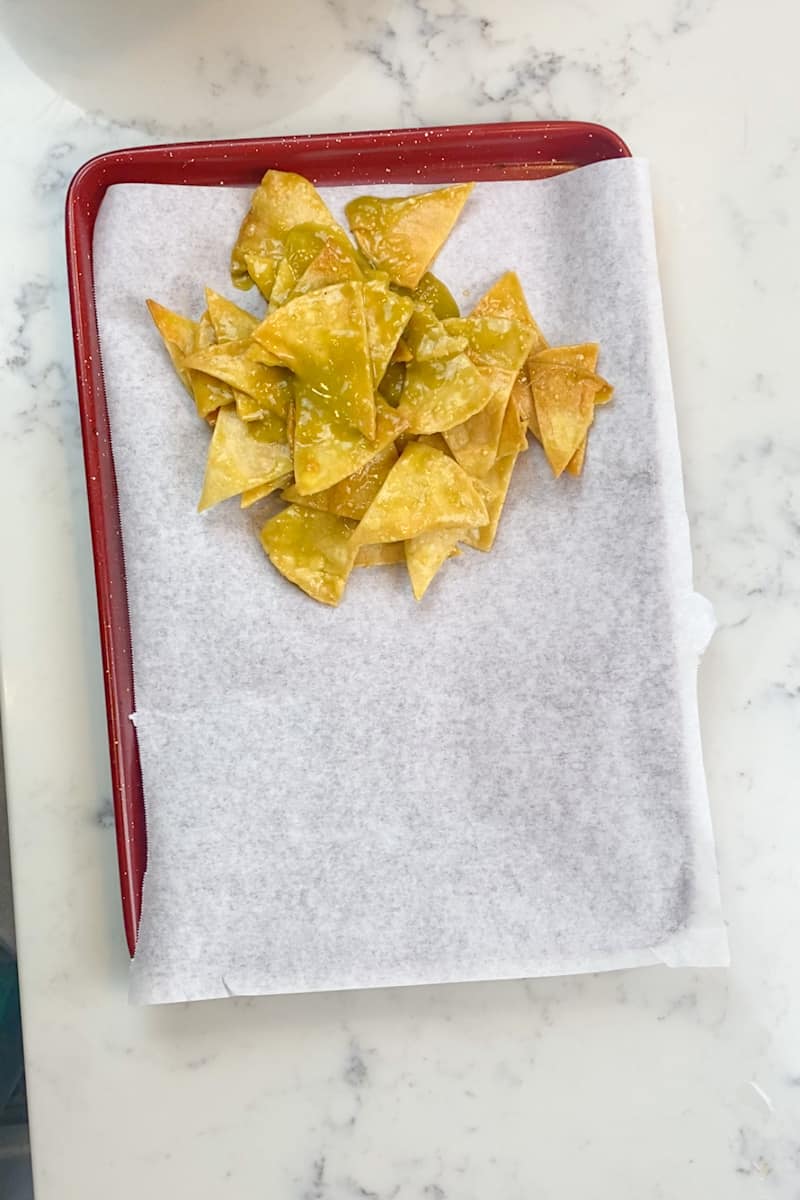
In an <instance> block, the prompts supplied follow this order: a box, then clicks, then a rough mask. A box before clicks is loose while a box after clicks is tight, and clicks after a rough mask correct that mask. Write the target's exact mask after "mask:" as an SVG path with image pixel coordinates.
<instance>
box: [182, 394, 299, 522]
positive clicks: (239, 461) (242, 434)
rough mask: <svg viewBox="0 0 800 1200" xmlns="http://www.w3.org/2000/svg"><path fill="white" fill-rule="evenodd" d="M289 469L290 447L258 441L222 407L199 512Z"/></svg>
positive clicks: (290, 465)
mask: <svg viewBox="0 0 800 1200" xmlns="http://www.w3.org/2000/svg"><path fill="white" fill-rule="evenodd" d="M291 469H292V460H291V455H290V454H289V447H288V446H286V445H281V444H280V443H275V442H265V441H260V440H259V438H258V437H257V436H255V435H254V434H253V432H252V429H251V426H249V425H245V423H244V422H243V421H240V420H239V418H238V417H237V415H236V410H235V409H234V408H232V407H229V408H221V409H220V410H219V413H218V414H217V421H216V424H215V426H214V432H213V434H212V436H211V443H210V445H209V448H208V461H207V463H206V475H205V479H204V481H203V492H202V495H201V497H200V503H199V504H198V506H197V509H198V512H203V511H204V510H205V509H207V508H212V507H213V506H214V505H215V504H219V502H220V501H221V500H227V499H228V498H229V497H230V496H238V495H239V494H240V493H241V492H246V491H249V490H250V489H251V488H256V487H260V486H261V485H262V484H264V483H272V482H273V481H274V480H276V479H279V478H280V477H281V476H282V475H287V474H288V473H289V472H290V471H291Z"/></svg>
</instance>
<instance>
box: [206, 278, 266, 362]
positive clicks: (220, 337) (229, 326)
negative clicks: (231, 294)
mask: <svg viewBox="0 0 800 1200" xmlns="http://www.w3.org/2000/svg"><path fill="white" fill-rule="evenodd" d="M206 304H207V305H208V316H209V320H210V321H211V324H212V326H213V328H214V335H215V338H216V340H217V341H218V342H234V341H241V340H242V339H243V338H244V339H246V338H249V337H250V335H251V333H252V332H253V330H254V329H255V327H256V325H257V324H258V317H254V316H253V314H252V313H249V312H245V310H244V309H243V308H240V307H239V305H238V304H234V303H233V301H232V300H228V299H226V297H225V296H220V294H219V292H215V291H213V289H212V288H206ZM198 349H199V347H198Z"/></svg>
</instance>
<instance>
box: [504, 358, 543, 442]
mask: <svg viewBox="0 0 800 1200" xmlns="http://www.w3.org/2000/svg"><path fill="white" fill-rule="evenodd" d="M511 395H512V396H513V397H514V400H515V402H516V405H517V411H518V412H519V415H520V417H521V418H522V420H523V421H525V422H526V424H527V426H528V428H529V429H530V431H531V433H532V434H533V436H534V437H535V438H536V440H537V441H541V440H542V439H541V438H540V437H539V422H538V421H537V420H536V409H535V407H534V403H533V392H532V391H531V381H530V377H529V375H528V364H527V363H526V364H525V365H524V366H523V368H522V370H521V371H520V373H519V375H518V376H517V378H516V379H515V380H514V386H513V387H512V389H511Z"/></svg>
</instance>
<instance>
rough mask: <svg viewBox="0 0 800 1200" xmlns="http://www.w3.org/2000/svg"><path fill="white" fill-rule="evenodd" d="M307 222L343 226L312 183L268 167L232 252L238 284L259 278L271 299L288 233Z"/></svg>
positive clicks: (233, 275) (245, 285) (242, 285)
mask: <svg viewBox="0 0 800 1200" xmlns="http://www.w3.org/2000/svg"><path fill="white" fill-rule="evenodd" d="M305 224H313V225H318V226H319V225H322V226H324V227H325V228H327V229H337V230H341V226H340V225H339V224H338V222H337V221H336V220H334V218H333V216H332V215H331V213H330V212H329V211H328V208H327V205H326V204H325V202H324V201H323V199H322V197H321V196H320V194H319V192H318V191H317V189H316V188H315V187H314V185H313V183H309V181H308V180H307V179H304V178H303V177H302V175H294V174H292V173H291V172H287V171H267V173H266V175H265V176H264V178H263V179H262V180H261V184H260V186H259V187H258V188H256V191H255V193H254V195H253V199H252V201H251V204H250V208H249V210H248V212H247V215H246V216H245V218H244V220H243V221H242V225H241V228H240V230H239V236H238V237H237V239H236V244H235V246H234V247H233V251H232V253H231V279H232V280H233V283H234V284H235V286H236V287H238V288H249V287H252V286H253V283H254V282H256V283H257V284H258V288H259V291H260V292H262V293H263V295H264V296H265V297H266V299H269V297H270V293H271V291H272V285H273V283H274V281H275V272H276V270H277V266H278V263H279V262H280V260H281V259H282V258H283V255H284V243H285V241H286V237H287V234H288V233H289V232H290V230H291V229H293V228H294V227H295V226H296V225H305ZM342 232H343V231H342ZM251 271H254V273H252V274H251Z"/></svg>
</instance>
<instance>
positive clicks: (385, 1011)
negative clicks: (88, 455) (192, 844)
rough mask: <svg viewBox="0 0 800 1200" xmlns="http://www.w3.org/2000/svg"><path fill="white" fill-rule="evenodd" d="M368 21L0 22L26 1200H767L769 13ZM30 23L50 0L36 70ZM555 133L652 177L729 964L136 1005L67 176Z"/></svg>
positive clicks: (774, 1113)
mask: <svg viewBox="0 0 800 1200" xmlns="http://www.w3.org/2000/svg"><path fill="white" fill-rule="evenodd" d="M363 7H365V6H360V5H357V4H350V3H349V0H336V2H331V3H329V4H321V3H320V4H318V5H317V4H315V3H313V2H312V0H298V2H297V3H296V4H294V5H293V6H291V12H289V13H288V14H286V16H285V18H284V24H283V26H282V27H279V29H280V36H277V35H275V34H274V33H273V36H272V37H270V36H269V34H270V31H269V29H268V28H267V26H266V24H265V22H266V20H267V18H268V17H269V18H270V20H272V18H271V17H270V15H269V14H267V15H266V16H265V14H264V11H263V9H264V6H263V5H256V4H255V3H252V4H250V3H249V0H248V2H245V0H243V2H242V3H240V4H238V5H237V6H236V7H235V11H234V12H233V15H232V16H230V15H228V16H226V18H225V22H224V25H223V26H222V27H221V26H220V16H219V14H220V13H221V12H223V11H224V12H225V13H226V14H229V13H230V10H229V9H228V6H223V5H216V6H214V5H212V4H210V3H201V2H196V0H181V2H179V3H178V4H176V5H173V6H171V7H170V8H167V6H164V5H163V4H158V5H156V4H155V0H147V2H144V0H143V2H142V3H141V4H139V5H136V6H127V8H125V9H124V10H123V8H121V7H120V6H113V7H112V6H104V5H100V4H99V0H94V2H92V0H71V4H70V5H69V6H67V5H64V6H61V5H56V4H55V2H54V0H50V2H49V3H48V2H47V0H38V2H37V3H33V2H32V3H31V4H29V5H27V6H26V5H21V4H19V3H13V2H12V0H4V2H3V3H1V4H0V29H2V30H3V31H4V32H5V33H6V35H7V37H8V44H3V45H2V48H0V79H2V84H0V94H1V95H2V100H3V106H2V110H0V122H2V130H3V134H4V160H5V166H6V172H5V179H4V182H5V184H6V186H5V187H4V188H3V189H2V191H0V261H2V262H3V268H4V270H3V283H2V287H0V329H2V333H3V339H2V353H1V354H0V380H1V381H2V401H1V402H0V501H1V502H2V504H1V506H0V563H2V567H1V568H0V571H2V585H1V586H0V661H1V662H2V666H1V667H0V670H1V671H2V704H3V730H4V736H5V738H6V774H7V783H8V791H9V799H10V810H11V811H10V817H11V838H12V853H13V859H14V868H15V886H16V916H17V934H18V939H19V945H20V952H21V964H22V985H23V1003H24V1010H25V1032H26V1048H27V1053H28V1064H29V1088H30V1102H31V1115H32V1134H33V1149H34V1163H35V1171H36V1183H37V1196H38V1198H39V1200H94V1198H95V1197H97V1198H98V1200H100V1197H106V1196H107V1195H114V1196H115V1197H118V1198H119V1200H127V1198H128V1197H131V1198H132V1197H134V1196H136V1197H138V1196H140V1195H141V1194H142V1193H143V1192H149V1193H150V1194H151V1195H153V1196H154V1197H161V1196H172V1195H184V1194H188V1193H189V1192H190V1191H191V1194H192V1195H194V1196H195V1197H197V1200H218V1198H219V1197H223V1196H226V1195H230V1196H235V1197H236V1198H237V1200H251V1198H252V1200H262V1198H266V1197H269V1198H270V1200H284V1198H285V1200H351V1198H358V1197H372V1198H374V1200H390V1198H397V1200H478V1198H479V1197H480V1200H485V1197H487V1196H491V1197H497V1198H498V1200H533V1198H534V1197H535V1198H536V1200H579V1198H580V1200H586V1198H589V1200H594V1198H595V1197H597V1198H598V1200H605V1197H608V1196H614V1197H621V1198H622V1200H628V1198H630V1200H679V1198H680V1200H749V1198H750V1197H753V1196H764V1197H774V1198H775V1200H796V1198H797V1196H798V1195H800V1190H799V1189H800V1009H798V1005H797V1003H796V997H797V992H798V985H800V973H799V972H798V966H797V956H796V951H795V945H796V942H797V927H798V900H797V896H798V889H797V868H796V860H797V854H796V847H797V845H798V837H799V836H800V806H798V805H797V799H796V798H797V783H796V780H797V778H798V775H799V774H800V771H799V768H800V761H799V759H800V755H799V754H798V746H799V745H800V740H799V739H798V724H799V723H800V651H798V648H797V646H798V644H797V616H796V613H797V605H798V598H800V597H799V593H800V569H799V568H798V562H799V561H800V558H799V556H798V546H799V545H800V541H799V540H798V534H799V533H800V494H799V493H798V484H797V479H798V471H797V466H798V461H799V460H800V426H799V425H798V422H797V416H796V407H797V405H796V396H795V392H796V388H795V381H794V375H795V371H794V364H793V359H792V356H791V354H790V353H788V352H787V350H788V348H789V347H791V346H792V345H793V335H794V326H795V324H796V311H797V284H796V279H797V251H798V246H799V243H800V236H799V231H798V217H797V212H798V195H799V193H800V138H798V134H797V123H796V120H795V119H794V114H796V111H797V102H796V83H795V77H796V76H795V64H794V57H795V49H794V47H795V45H796V41H797V35H798V33H799V32H800V25H799V24H798V17H797V14H796V13H795V11H794V10H793V9H791V8H790V7H788V6H787V5H785V4H784V3H783V2H782V0H765V2H764V3H763V4H761V5H759V6H757V7H755V8H754V7H753V6H752V5H750V4H747V3H745V0H727V2H726V3H723V2H722V0H655V2H654V3H652V4H650V5H646V6H642V5H641V4H640V3H638V2H637V0H614V2H613V3H611V4H607V3H606V4H601V3H599V0H586V2H583V3H570V4H548V5H543V4H542V5H536V6H529V5H522V4H516V3H512V0H497V2H496V3H495V4H494V5H491V6H490V5H488V4H486V3H485V2H484V3H480V2H479V0H377V2H376V3H375V4H373V5H371V6H370V11H369V14H368V15H364V14H363V12H360V11H359V10H360V9H361V8H363ZM26 9H27V10H28V14H27V16H26V13H25V11H24V10H26ZM101 10H104V11H107V16H106V18H105V19H104V20H98V19H94V18H96V17H97V14H98V12H99V11H101ZM64 13H67V15H68V19H67V18H66V17H65V16H64ZM108 14H111V15H110V16H109V15H108ZM154 14H155V15H154ZM90 17H92V18H93V19H92V20H91V21H90V20H89V18H90ZM37 19H38V20H42V19H44V20H46V21H48V22H49V23H50V24H51V25H52V23H53V22H55V21H60V22H61V28H60V30H59V32H60V35H61V36H60V37H58V38H52V39H50V40H51V41H52V42H53V44H58V45H59V46H60V47H61V52H60V53H61V57H59V54H58V52H54V51H48V50H46V48H45V47H44V46H43V40H42V39H41V38H39V39H38V40H37V37H36V36H34V34H33V33H32V29H34V27H35V23H36V20H37ZM273 28H274V22H273ZM292 46H294V47H295V52H294V53H292V52H291V48H292ZM298 46H300V47H301V48H302V47H303V46H305V47H307V48H308V49H309V51H310V52H309V54H307V55H305V56H304V55H302V54H299V53H297V47H298ZM270 54H271V55H272V57H270ZM276 58H277V60H278V61H277V62H276ZM26 63H27V64H28V65H26ZM36 72H38V75H37V74H36ZM555 116H560V117H574V118H583V119H588V120H599V121H603V122H605V123H607V124H609V125H611V126H612V127H613V128H616V129H617V130H618V132H619V133H621V134H622V136H623V137H624V138H626V140H627V141H628V142H629V143H630V145H631V146H632V147H633V148H634V149H635V150H636V152H637V153H640V154H643V155H646V156H647V157H649V158H650V160H651V166H652V171H653V180H654V190H655V195H656V220H657V229H658V242H659V255H660V261H661V272H662V281H663V287H664V297H665V304H666V313H667V327H668V332H669V336H670V347H671V356H672V369H673V376H674V384H675V392H676V398H677V406H678V418H679V425H680V434H681V443H682V450H683V460H684V470H685V487H686V494H687V503H688V508H689V513H690V518H691V523H692V533H693V544H694V552H695V571H696V583H697V587H698V589H699V590H700V591H701V592H703V593H704V594H706V595H708V596H709V597H710V598H711V599H712V601H713V603H714V605H715V608H716V611H717V615H718V618H719V623H720V627H719V631H718V633H717V635H716V637H715V638H714V641H713V642H712V644H711V647H710V649H709V651H708V652H707V655H706V658H705V660H704V663H703V666H702V669H701V674H700V703H701V716H702V722H703V735H704V749H705V757H706V766H707V773H708V778H709V786H710V791H711V797H712V805H713V809H714V817H715V826H716V834H717V842H718V847H719V857H720V868H721V880H722V889H723V899H724V905H725V911H726V914H727V918H728V921H729V927H730V940H731V949H732V960H733V961H732V966H731V969H730V971H710V972H704V973H696V972H688V971H678V972H670V971H668V970H666V969H664V968H654V969H652V970H648V971H640V972H636V973H622V974H618V975H610V976H606V977H598V978H585V979H562V980H543V981H537V982H535V983H524V982H521V983H509V984H482V985H469V986H461V987H443V988H419V989H410V990H398V991H390V992H380V991H377V992H362V993H351V994H339V995H319V996H302V997H292V998H276V999H270V1000H253V1001H244V1000H232V1001H226V1002H222V1003H214V1004H202V1005H195V1006H190V1007H177V1008H169V1009H164V1010H154V1011H138V1010H134V1009H129V1008H128V1007H127V1005H126V1003H125V987H126V975H127V957H126V953H125V948H124V944H123V940H122V932H121V923H120V920H119V912H118V893H117V880H116V867H115V862H114V834H113V826H112V822H111V820H110V811H109V794H110V793H109V781H108V767H107V754H106V746H105V728H104V711H103V701H102V687H101V680H102V673H101V668H100V662H99V649H98V643H97V631H96V618H95V609H94V597H93V582H92V575H91V553H90V546H89V536H88V526H87V520H86V505H85V491H84V484H83V477H82V460H81V448H80V438H79V431H78V421H77V414H76V409H75V398H74V383H73V374H72V363H71V336H70V329H69V319H68V312H67V302H66V290H65V272H64V264H63V232H62V211H63V198H64V189H65V186H66V184H67V182H68V179H69V177H70V176H71V174H72V172H73V171H74V170H75V169H76V168H77V167H78V166H79V165H80V163H81V162H82V161H84V160H85V159H86V158H88V157H89V156H90V155H92V154H94V153H97V152H99V151H101V150H105V149H109V148H112V147H115V146H121V145H132V144H135V143H139V142H142V141H156V140H163V139H164V138H172V137H175V136H181V135H186V136H195V135H198V134H215V133H226V132H235V133H239V134H248V133H253V132H260V133H271V132H283V131H287V132H295V131H305V130H321V129H328V130H332V129H337V128H358V127H361V128H364V127H385V126H389V125H400V124H408V123H412V124H413V123H419V122H437V121H442V122H444V121H472V120H476V121H480V120H494V119H509V118H537V117H555ZM112 1096H116V1097H117V1099H114V1100H112V1099H111V1097H112Z"/></svg>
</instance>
